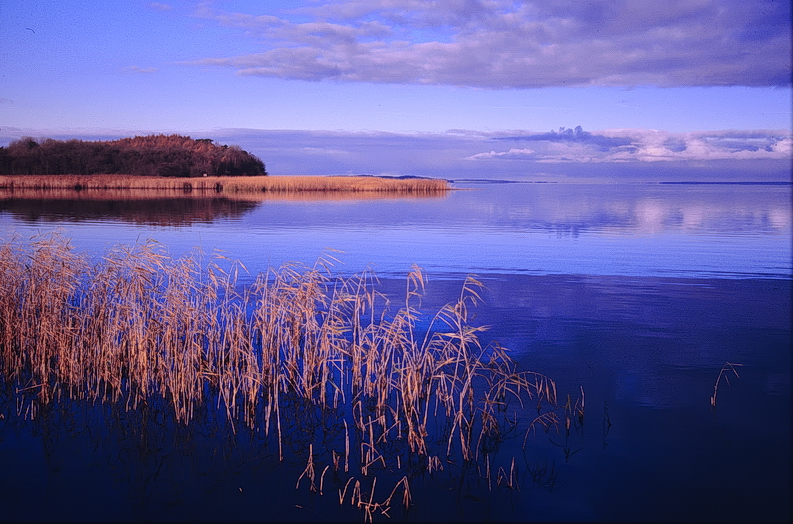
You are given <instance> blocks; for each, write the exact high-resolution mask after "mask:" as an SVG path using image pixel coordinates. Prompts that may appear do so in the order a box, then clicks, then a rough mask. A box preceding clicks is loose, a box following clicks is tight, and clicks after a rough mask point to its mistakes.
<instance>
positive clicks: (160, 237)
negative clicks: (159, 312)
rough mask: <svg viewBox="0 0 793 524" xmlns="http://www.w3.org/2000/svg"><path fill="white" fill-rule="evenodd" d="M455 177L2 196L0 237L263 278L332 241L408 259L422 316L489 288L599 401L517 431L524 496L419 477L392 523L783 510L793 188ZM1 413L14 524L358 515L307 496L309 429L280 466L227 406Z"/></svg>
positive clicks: (397, 260) (504, 321)
mask: <svg viewBox="0 0 793 524" xmlns="http://www.w3.org/2000/svg"><path fill="white" fill-rule="evenodd" d="M457 186H458V187H460V188H461V190H460V191H453V192H451V193H450V194H449V195H447V196H445V197H438V198H421V199H396V198H394V199H389V198H386V199H372V200H358V199H348V200H345V199H340V200H332V201H317V200H312V201H306V200H289V201H285V200H268V201H262V202H253V203H250V202H248V203H245V202H233V201H226V200H224V199H222V198H217V199H210V200H201V199H199V200H198V201H195V199H193V198H181V199H178V203H177V202H176V201H168V202H163V201H162V200H161V199H150V200H144V201H143V202H135V203H134V204H130V203H129V202H126V203H124V202H120V201H119V200H118V199H117V200H108V201H101V199H99V200H98V202H100V203H97V202H96V201H95V202H93V203H91V204H86V203H85V202H80V201H79V200H74V201H72V200H70V199H60V200H59V203H58V204H57V205H56V204H54V203H53V202H52V201H47V200H46V199H42V198H25V197H20V196H19V195H0V232H2V236H4V237H5V238H9V237H11V236H13V235H15V234H16V235H18V236H19V237H22V238H26V237H29V236H31V235H34V234H39V233H46V232H49V231H55V230H58V231H60V234H61V235H63V236H66V237H68V238H70V239H71V241H72V244H73V245H74V246H75V247H76V248H77V249H79V250H84V251H86V252H88V253H90V254H93V255H100V254H102V253H103V252H104V251H106V250H107V249H108V248H109V247H111V246H113V245H115V244H117V243H126V244H129V243H134V242H136V241H138V240H141V239H145V238H153V239H156V240H157V241H159V242H162V243H163V244H164V245H165V246H167V248H168V249H169V250H170V251H171V252H172V253H173V254H174V255H179V254H181V253H184V252H187V251H189V250H191V249H193V248H194V247H200V248H201V249H202V250H204V251H206V252H209V253H211V252H212V251H213V250H222V251H223V252H224V254H225V255H227V256H229V257H232V258H236V259H239V260H240V261H242V262H243V263H244V264H245V266H246V267H247V269H248V271H249V272H250V274H251V275H255V274H256V273H258V272H260V271H265V270H266V269H267V268H268V267H269V266H273V265H275V266H277V265H279V264H281V263H283V262H285V261H289V260H295V261H300V262H305V263H308V264H309V265H310V264H311V263H313V261H314V260H315V259H316V258H317V257H318V256H319V255H320V254H321V253H322V252H323V250H325V249H326V248H331V249H334V250H340V251H341V252H342V253H337V252H333V254H334V256H337V257H338V258H339V260H340V262H339V264H338V265H337V268H336V270H337V271H338V272H340V273H341V274H346V275H349V274H353V273H356V272H359V271H361V270H362V269H363V268H365V267H367V266H371V267H373V268H374V269H375V271H376V272H377V274H378V275H380V276H381V278H382V286H383V290H384V291H385V292H386V293H388V294H390V295H391V296H399V294H400V293H402V292H403V291H404V285H405V284H404V281H403V280H402V278H403V277H404V275H405V273H406V272H407V271H408V269H409V268H410V266H411V265H412V264H414V263H415V264H418V265H420V266H422V267H423V268H424V269H425V270H426V272H427V275H428V278H429V282H428V284H427V289H426V294H425V297H424V301H423V305H422V309H423V310H426V311H427V312H428V314H429V313H434V312H435V311H437V309H438V308H440V306H442V305H443V304H444V303H445V302H447V301H451V300H453V299H454V298H455V297H456V296H457V295H458V294H459V292H460V286H461V285H462V281H463V279H464V278H465V276H466V275H468V274H472V273H473V274H477V275H479V278H480V279H481V281H482V282H483V283H484V284H485V286H486V289H485V290H484V291H483V295H482V298H483V299H484V303H483V304H481V305H480V306H479V307H478V308H477V309H476V315H477V317H476V319H475V323H476V324H482V325H488V326H490V329H489V330H488V331H487V332H485V334H484V335H483V340H484V341H485V342H488V341H491V340H497V341H499V342H500V343H501V344H502V345H504V346H506V347H508V348H509V349H510V350H511V354H512V356H513V357H514V358H515V359H516V360H517V361H518V362H519V363H520V365H521V366H522V367H523V368H524V369H531V370H534V371H538V372H541V373H544V374H546V375H548V376H550V377H552V378H554V379H555V380H556V382H557V386H558V390H559V393H560V396H562V398H563V400H564V398H565V397H564V396H566V395H567V394H568V393H569V394H570V395H571V397H572V398H577V397H579V396H580V395H581V388H583V391H584V392H585V399H586V417H585V420H584V423H583V425H581V426H577V425H575V426H574V427H572V428H571V431H570V432H569V433H567V432H565V431H564V430H563V429H562V430H561V431H560V432H556V431H555V430H553V429H552V430H551V431H550V432H548V433H544V432H542V431H539V432H538V434H537V435H534V434H532V435H530V436H529V437H528V438H527V440H526V448H525V450H524V449H523V446H522V444H523V440H524V437H525V435H524V434H520V435H512V436H511V437H512V438H510V439H507V440H506V441H505V442H504V444H503V446H502V447H501V448H500V449H499V450H498V451H497V452H495V453H494V455H493V460H494V461H498V460H501V459H503V460H505V461H507V462H506V463H507V464H508V457H512V456H516V457H518V459H517V463H518V471H519V478H520V481H519V485H520V490H516V489H515V490H510V489H505V488H503V486H502V487H500V488H499V487H496V488H495V489H492V488H493V487H492V486H488V483H487V481H486V480H483V478H482V476H481V475H480V474H479V472H475V471H469V470H466V469H465V468H464V467H463V466H462V465H460V464H448V465H447V467H446V469H445V470H444V471H443V472H442V473H435V474H433V475H429V474H422V475H417V476H416V478H415V479H414V480H413V481H412V484H411V485H412V486H413V495H414V504H413V506H412V507H411V509H410V510H409V511H407V512H403V511H401V510H399V511H397V510H396V509H394V510H393V512H392V515H391V516H392V517H396V518H401V519H407V520H418V521H421V520H486V519H490V520H520V521H531V520H542V521H547V520H601V521H602V520H606V521H611V520H787V519H788V518H789V517H790V494H789V493H790V488H791V486H790V446H789V443H790V344H791V329H790V328H791V326H790V323H791V320H790V318H791V305H790V298H791V289H790V276H791V207H790V202H791V200H790V198H791V193H790V186H788V185H752V186H737V185H693V186H692V185H665V184H660V185H656V184H653V185H619V184H613V185H609V184H600V185H599V184H523V183H504V184H475V183H458V184H457ZM248 278H249V279H250V278H252V276H251V277H248ZM725 362H731V363H738V364H742V366H741V367H738V368H736V369H737V370H738V372H739V374H740V378H738V377H735V376H734V375H732V374H730V375H729V378H730V386H729V387H728V386H727V384H726V383H724V382H721V383H720V387H719V391H718V402H717V406H716V408H715V409H713V408H712V407H711V404H710V397H711V395H712V394H713V389H714V385H715V384H716V380H717V378H718V375H719V371H720V370H721V368H722V366H723V365H724V364H725ZM6 400H7V401H8V402H6V405H4V407H3V408H2V410H1V411H0V414H2V415H3V417H2V418H1V419H0V457H2V460H3V462H4V464H6V466H5V470H6V471H7V472H8V473H7V474H6V475H4V476H3V479H2V480H0V493H3V495H0V502H2V504H3V507H4V514H5V515H7V516H8V518H10V519H14V520H17V519H32V520H42V519H58V520H62V519H66V518H76V519H104V518H111V519H112V518H133V519H146V520H156V519H197V520H203V519H210V520H228V519H244V520H262V519H264V520H267V519H278V520H334V519H350V518H354V519H359V518H360V520H363V514H362V513H361V512H359V511H358V510H356V509H355V508H348V507H346V506H345V507H344V508H341V507H340V506H339V504H338V493H336V492H335V491H334V490H329V492H328V493H325V494H324V495H322V496H319V495H318V494H317V493H311V492H309V490H308V489H307V488H306V487H305V485H304V486H302V487H301V488H299V489H295V483H296V481H297V478H298V476H299V475H300V472H301V471H302V469H303V467H304V466H305V462H304V460H305V458H304V454H305V450H304V449H302V448H301V446H302V444H301V441H300V439H299V438H297V437H295V439H294V449H293V451H292V452H291V453H292V454H290V455H288V456H287V459H286V460H285V461H284V462H283V463H280V462H278V460H277V455H276V452H275V450H274V449H273V448H272V445H271V444H268V443H267V442H266V441H264V440H263V439H261V438H260V437H257V436H256V435H246V434H244V433H243V434H237V435H233V434H229V432H228V431H227V428H225V426H223V424H222V423H217V422H212V420H214V419H212V416H211V411H210V412H209V414H207V415H206V417H208V419H209V421H207V422H206V423H204V424H191V425H190V426H188V427H186V428H185V427H179V426H176V425H173V424H167V423H165V422H164V420H162V415H156V416H155V415H152V416H153V417H154V418H153V419H151V418H150V419H147V418H146V415H145V414H140V413H135V414H130V413H127V412H125V411H124V410H123V409H118V408H113V407H112V406H103V407H101V408H89V407H82V408H81V407H79V406H70V407H69V410H66V411H64V410H60V411H58V410H52V411H51V412H45V414H43V415H42V416H40V417H38V418H36V419H35V420H33V421H29V420H21V418H22V417H18V416H17V415H16V412H15V408H14V405H13V401H11V400H10V399H6ZM9 402H11V403H10V405H9ZM92 409H93V410H92ZM81 410H82V411H81ZM525 414H526V416H527V417H531V416H532V407H531V406H527V407H526V412H525ZM535 414H536V412H535ZM158 417H160V418H158ZM207 428H208V429H207ZM144 430H145V431H144ZM301 461H302V462H301ZM75 479H80V482H75ZM34 494H35V496H34ZM36 501H49V502H51V504H40V503H38V502H36ZM56 508H57V509H56ZM379 519H380V520H385V517H383V516H379Z"/></svg>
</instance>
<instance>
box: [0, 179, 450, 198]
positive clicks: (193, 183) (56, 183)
mask: <svg viewBox="0 0 793 524" xmlns="http://www.w3.org/2000/svg"><path fill="white" fill-rule="evenodd" d="M0 189H6V190H15V191H16V190H24V189H35V190H54V189H71V190H79V191H91V190H157V191H181V192H200V193H222V194H224V195H229V194H231V195H235V194H246V193H316V192H322V193H338V192H341V193H391V194H438V193H443V192H445V191H447V190H449V189H450V187H449V183H448V182H447V181H445V180H440V179H429V178H407V179H401V178H388V177H374V176H250V177H198V178H178V177H175V178H170V177H149V176H128V175H58V176H39V175H31V176H9V175H6V176H0Z"/></svg>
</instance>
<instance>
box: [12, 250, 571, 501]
mask: <svg viewBox="0 0 793 524" xmlns="http://www.w3.org/2000/svg"><path fill="white" fill-rule="evenodd" d="M334 263H335V259H334V258H333V257H332V256H330V255H325V256H323V257H321V258H319V259H318V261H317V263H316V264H315V265H313V266H311V267H308V266H304V265H301V264H286V265H284V266H282V267H280V268H277V269H276V268H271V269H269V270H268V271H267V272H265V273H262V274H260V275H258V277H257V278H256V280H255V282H254V283H253V284H252V285H248V286H241V285H238V283H237V274H238V272H239V271H240V270H244V267H241V266H240V265H239V264H237V263H232V262H229V261H224V260H223V259H222V257H221V258H218V257H214V258H207V257H206V256H205V255H204V254H202V253H193V254H191V255H189V256H186V257H182V258H176V259H175V258H172V257H170V256H168V255H167V254H166V251H165V249H164V247H163V246H161V245H159V244H157V243H156V242H153V241H148V242H145V243H141V244H136V245H134V246H120V247H117V248H115V249H113V250H111V251H110V252H109V253H107V254H105V256H103V257H102V258H101V259H100V260H99V261H98V262H94V263H92V262H90V261H89V259H88V257H86V256H85V255H83V254H80V253H77V252H76V251H75V250H74V249H72V247H71V246H70V245H69V242H68V241H66V240H64V239H62V238H60V237H59V236H57V235H53V236H49V237H36V238H33V239H31V241H29V242H22V241H20V239H12V240H10V241H7V242H5V243H3V244H0V376H2V377H3V378H4V379H5V381H6V382H7V383H9V384H13V386H14V387H15V388H16V392H17V395H18V396H23V397H24V398H25V399H26V401H27V402H34V403H37V404H46V403H48V402H50V401H51V400H52V399H54V398H59V397H60V396H62V395H65V396H67V397H68V398H72V399H80V400H87V401H89V402H96V401H100V402H116V403H119V402H123V403H124V405H125V406H126V408H127V409H136V408H138V407H139V406H141V405H146V404H149V403H156V402H165V403H166V404H167V405H169V406H171V408H172V410H173V412H174V414H175V417H176V419H177V420H178V422H179V423H182V424H188V423H190V421H191V420H192V419H193V418H194V414H195V411H196V408H197V407H199V406H203V405H204V404H206V403H208V402H214V403H215V404H216V406H217V408H219V409H221V410H223V411H224V412H225V414H226V417H227V419H228V421H229V423H230V424H231V425H232V427H236V424H238V423H243V424H246V425H247V426H248V427H250V428H251V429H256V428H262V429H263V430H264V432H265V434H267V435H274V436H275V438H277V440H278V445H279V455H280V456H281V457H283V448H282V446H283V442H284V440H285V438H286V437H285V435H284V433H285V432H284V428H285V427H286V426H288V425H289V424H290V423H293V422H294V421H290V420H287V419H286V418H285V417H286V413H288V412H291V413H294V411H293V410H292V411H290V408H289V406H290V405H293V403H295V402H299V403H302V404H303V405H313V406H315V407H316V408H317V409H319V410H325V411H327V410H340V413H341V415H340V416H341V420H343V422H344V428H345V431H344V435H345V439H344V440H345V445H344V451H341V450H337V449H333V450H330V449H328V450H327V454H328V455H330V454H331V451H332V456H333V463H334V464H335V469H339V467H340V466H339V464H340V457H341V455H344V457H345V458H344V470H345V472H346V471H347V469H348V467H349V463H350V462H351V460H350V459H352V458H353V457H354V456H355V455H356V454H357V453H358V452H360V455H359V457H360V458H359V460H358V461H357V462H358V467H359V469H360V473H361V474H362V475H363V476H364V477H367V476H371V475H374V474H375V473H376V471H378V470H382V469H385V468H387V467H390V468H393V467H397V468H398V469H401V468H402V462H401V460H402V459H403V458H405V459H406V460H408V461H410V460H411V459H410V457H408V456H404V457H403V456H400V455H399V454H397V455H396V456H393V455H391V456H389V455H388V453H387V452H386V449H387V448H386V447H387V443H388V442H395V441H401V440H404V441H406V445H407V447H408V449H409V455H410V456H413V457H416V458H418V459H421V460H423V461H424V464H426V469H427V470H428V471H429V472H432V471H433V470H436V471H437V470H440V469H442V468H443V466H442V463H441V460H440V458H439V455H441V456H444V455H445V456H446V457H449V456H451V455H454V454H459V455H460V456H461V457H462V459H463V460H464V461H466V462H474V461H477V460H479V457H480V455H479V452H480V450H485V453H484V455H485V460H487V461H488V462H487V466H488V468H489V467H490V462H489V461H490V460H491V459H490V458H489V455H488V453H487V451H486V449H487V446H488V445H489V443H490V442H493V441H495V440H497V439H498V438H499V436H500V434H501V433H502V430H503V424H505V423H506V422H505V421H507V420H509V421H510V424H514V422H512V419H515V420H516V419H517V413H518V412H519V411H520V409H521V406H522V405H523V403H524V402H525V401H527V400H529V399H534V400H536V401H537V408H538V411H539V410H540V408H541V407H542V406H543V405H544V406H546V408H545V409H546V412H545V414H543V415H540V416H538V418H537V419H535V420H534V421H533V422H531V424H530V425H529V429H531V427H532V426H533V425H534V424H535V423H536V422H537V421H538V420H540V421H541V422H543V423H544V424H545V422H544V421H552V422H554V423H555V421H556V420H558V419H557V418H556V416H555V414H554V412H553V410H554V409H556V407H557V399H556V387H555V384H554V382H553V381H552V380H550V379H549V378H547V377H545V376H544V375H541V374H538V373H532V372H527V371H520V370H518V369H517V365H516V363H515V362H514V361H513V360H512V359H511V358H510V357H509V355H508V351H507V350H506V349H505V348H503V347H501V346H499V345H497V344H494V345H490V346H483V345H482V343H481V342H480V340H479V338H478V335H479V333H480V332H482V331H483V329H484V328H483V327H477V326H472V325H471V324H470V323H469V321H470V316H471V315H470V308H471V307H472V306H475V305H476V304H477V303H478V302H479V301H480V300H481V295H480V292H481V288H482V285H481V283H480V282H478V281H477V280H476V279H474V278H472V277H469V278H468V279H466V280H465V282H464V283H463V285H462V288H461V291H460V294H459V296H458V297H457V299H456V300H455V301H453V302H452V303H450V304H447V305H446V306H444V307H443V308H441V309H440V311H438V312H437V313H436V314H435V315H434V316H432V317H430V318H429V319H428V321H429V327H428V328H425V329H418V328H417V326H418V325H419V321H420V320H421V319H422V318H424V313H422V311H421V309H420V300H421V297H422V294H423V291H424V285H425V283H426V276H425V274H424V272H423V271H422V270H421V269H420V268H418V267H415V266H414V267H413V268H412V269H411V271H410V272H409V274H408V276H407V279H406V288H405V297H404V302H403V303H402V304H400V305H399V307H398V308H396V307H395V306H396V304H392V303H391V302H390V301H389V299H388V298H387V297H386V296H385V295H383V294H382V293H380V292H379V291H377V284H378V280H377V278H376V277H375V276H374V275H373V274H372V273H371V272H369V271H365V272H363V273H361V274H358V275H355V276H352V277H349V278H342V277H334V276H333V273H332V267H333V264H334ZM424 325H426V323H424ZM510 400H515V401H516V404H517V407H515V408H514V409H513V411H514V413H515V414H514V415H513V416H512V418H511V419H510V418H507V411H508V410H507V406H508V405H509V402H510ZM581 400H582V402H581V408H583V396H582V399H581ZM541 417H542V418H541ZM348 420H349V422H350V423H351V426H350V427H351V428H354V435H353V437H352V439H353V440H354V442H353V443H352V444H351V437H350V434H349V430H348V425H347V422H348ZM438 420H440V421H445V423H441V424H440V427H442V428H444V429H442V430H441V435H440V436H441V439H440V440H441V442H442V443H443V444H442V445H443V447H444V448H445V451H443V450H440V449H436V443H437V442H438V437H439V435H437V434H435V435H433V427H432V423H433V421H438ZM435 426H436V428H437V427H438V424H435ZM546 429H547V426H546ZM435 431H436V432H437V429H436V430H435ZM312 452H317V448H315V447H313V445H312ZM392 460H395V461H396V463H393V462H391V461H392ZM387 462H388V463H387ZM309 465H311V466H313V465H314V462H313V459H312V458H309ZM328 465H330V461H329V462H328ZM316 467H317V468H320V467H321V465H320V464H317V466H316ZM494 467H495V466H494ZM504 468H505V469H503V471H502V470H499V471H501V472H502V473H504V474H503V475H502V476H504V475H506V473H505V472H506V471H507V469H506V468H509V471H510V473H509V475H508V476H506V477H505V479H508V480H505V483H506V484H508V485H509V486H512V485H513V480H512V479H513V477H514V462H513V463H512V466H506V465H505V466H504ZM326 470H327V466H326V468H325V470H323V476H324V472H325V471H326ZM313 471H314V469H311V473H313ZM488 471H489V469H488ZM351 478H352V477H350V479H351ZM488 478H489V477H488ZM499 479H500V480H503V479H501V478H500V477H499ZM500 480H499V484H500V483H501V482H500ZM311 481H312V486H313V485H314V484H313V477H312V478H311ZM400 483H402V485H403V490H404V492H405V496H404V500H405V501H409V500H410V494H409V493H410V491H409V487H408V479H407V477H406V478H405V479H404V480H400ZM348 484H349V481H348ZM356 485H358V484H357V483H356ZM320 486H322V479H321V480H320ZM320 489H321V488H320ZM372 489H374V484H372ZM394 489H396V487H395V488H394ZM393 494H394V493H393V491H392V493H391V496H389V497H388V501H390V500H391V498H392V496H393ZM357 497H358V498H357V500H358V502H359V503H361V504H363V503H362V502H361V500H363V499H362V498H361V495H360V493H359V494H358V496H357ZM343 498H344V497H343V496H342V499H343ZM406 503H407V502H406ZM367 504H370V505H369V506H365V507H366V508H369V509H371V508H374V507H375V505H374V503H373V502H372V500H371V497H370V502H369V503H367ZM384 507H385V506H382V507H380V509H383V508H384ZM367 515H369V513H367Z"/></svg>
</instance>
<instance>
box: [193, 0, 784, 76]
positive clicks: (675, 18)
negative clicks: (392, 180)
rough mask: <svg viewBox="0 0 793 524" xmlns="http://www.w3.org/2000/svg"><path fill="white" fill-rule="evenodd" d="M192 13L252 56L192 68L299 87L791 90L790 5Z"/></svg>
mask: <svg viewBox="0 0 793 524" xmlns="http://www.w3.org/2000/svg"><path fill="white" fill-rule="evenodd" d="M195 16H197V17H200V18H204V19H207V20H211V21H214V22H215V23H217V24H219V25H223V26H225V27H228V28H231V29H236V30H240V31H242V32H243V33H244V34H245V35H246V36H247V37H249V38H251V39H253V41H254V45H255V46H257V47H259V49H258V50H257V51H255V52H252V53H247V54H243V55H238V56H228V57H212V58H206V59H203V60H198V61H196V62H194V63H197V64H211V65H216V66H224V67H230V68H232V69H235V70H236V71H237V72H238V73H239V74H243V75H257V76H267V77H279V78H290V79H303V80H323V79H332V80H340V81H350V82H378V83H404V84H446V85H459V86H475V87H485V88H531V87H545V86H562V85H566V86H572V85H575V86H586V85H605V86H614V85H618V86H625V85H627V86H633V85H657V86H724V85H744V86H788V85H790V73H791V58H790V56H791V28H790V23H789V22H790V5H789V3H788V2H784V1H773V0H766V1H764V2H760V3H757V2H745V1H743V0H696V1H690V2H657V3H653V2H645V1H643V0H617V1H615V0H595V1H593V2H569V1H567V0H550V1H548V0H543V1H540V0H536V1H526V2H513V1H511V0H451V1H447V2H426V1H421V0H341V1H329V2H325V3H323V4H321V5H312V6H308V7H301V8H296V9H292V10H289V11H283V12H280V13H278V16H275V15H273V14H266V15H254V14H249V13H240V12H225V11H221V10H219V9H216V8H214V7H212V6H211V4H208V3H203V4H201V6H200V7H199V8H198V10H197V12H196V13H195Z"/></svg>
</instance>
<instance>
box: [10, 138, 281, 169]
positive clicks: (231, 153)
mask: <svg viewBox="0 0 793 524" xmlns="http://www.w3.org/2000/svg"><path fill="white" fill-rule="evenodd" d="M0 174H2V175H93V174H125V175H137V176H141V175H143V176H170V177H189V176H203V175H204V174H206V175H209V176H261V175H266V174H267V172H266V171H265V169H264V163H263V162H262V161H261V160H260V159H259V158H257V157H256V156H254V155H252V154H250V153H248V152H247V151H243V150H242V149H240V148H239V147H237V146H226V145H217V144H214V143H213V141H212V140H210V139H208V138H201V139H195V140H194V139H192V138H190V137H189V136H181V135H149V136H136V137H135V138H122V139H120V140H113V141H96V142H90V141H83V140H76V139H73V140H65V141H64V140H53V139H51V138H47V139H44V140H34V139H33V138H30V137H24V138H21V139H19V140H15V141H13V142H11V143H10V144H9V145H8V147H0Z"/></svg>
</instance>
